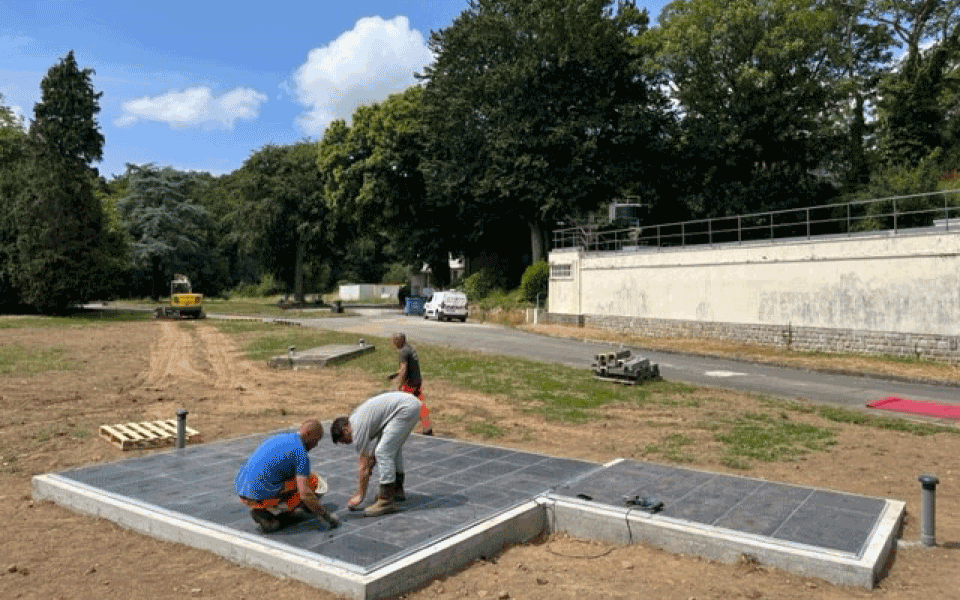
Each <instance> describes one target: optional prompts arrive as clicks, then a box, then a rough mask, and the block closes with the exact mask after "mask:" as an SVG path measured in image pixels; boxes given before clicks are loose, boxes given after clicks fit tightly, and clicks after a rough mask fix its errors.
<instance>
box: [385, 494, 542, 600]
mask: <svg viewBox="0 0 960 600" xmlns="http://www.w3.org/2000/svg"><path fill="white" fill-rule="evenodd" d="M545 515H546V513H545V511H544V510H543V507H542V506H541V505H540V503H539V502H537V501H535V500H531V501H529V502H525V503H523V504H522V505H520V506H518V507H516V508H514V509H512V510H509V511H507V512H504V513H502V514H500V515H498V516H496V517H493V518H491V519H488V520H486V521H484V522H482V523H479V524H477V525H474V526H473V527H470V528H469V529H466V530H464V531H462V532H461V533H458V534H456V535H453V536H451V537H449V538H447V539H445V540H443V541H441V542H438V543H437V544H434V545H433V546H430V547H429V548H425V549H423V550H420V551H419V552H416V553H414V554H411V555H410V556H407V557H405V558H403V559H401V560H399V561H397V562H395V563H393V564H391V565H387V566H385V567H383V568H381V569H379V570H377V571H375V572H373V573H371V576H373V577H375V578H376V579H375V581H371V582H370V584H369V587H368V595H367V599H368V600H378V599H381V598H393V597H396V596H397V595H399V594H402V593H404V592H408V591H410V590H413V589H416V588H419V587H421V586H423V585H425V584H427V583H429V582H431V581H433V580H435V579H439V578H441V577H446V576H447V575H449V574H451V573H453V572H454V571H456V570H458V569H460V568H463V567H465V566H467V565H469V564H470V563H472V562H473V561H475V560H476V559H478V558H485V557H491V556H495V555H496V554H498V553H499V552H500V551H502V550H503V549H504V548H507V547H508V546H512V545H516V544H521V543H524V542H527V541H529V540H532V539H534V538H536V537H537V536H539V535H540V534H542V533H543V532H544V530H545V529H546V516H545Z"/></svg>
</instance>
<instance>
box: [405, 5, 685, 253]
mask: <svg viewBox="0 0 960 600" xmlns="http://www.w3.org/2000/svg"><path fill="white" fill-rule="evenodd" d="M647 24H648V17H647V14H646V11H640V10H637V8H636V6H635V4H634V3H633V2H632V1H619V0H470V2H469V3H468V7H467V9H466V10H465V11H464V12H463V13H462V14H461V15H460V16H459V17H458V18H457V19H456V20H455V21H454V23H453V24H452V25H451V26H450V27H448V28H447V29H444V30H442V31H438V32H434V33H433V34H431V37H430V41H429V46H430V48H431V50H432V51H433V52H434V54H435V55H436V60H435V62H434V63H433V64H431V65H429V66H428V67H427V68H426V69H425V72H424V74H423V80H424V81H425V83H426V86H425V89H424V117H423V118H424V123H426V127H425V132H426V136H427V139H426V142H427V160H426V161H425V165H424V166H423V172H424V173H425V175H426V178H427V183H428V186H429V187H430V190H431V193H434V194H438V195H443V196H445V197H446V198H448V200H447V202H446V203H447V204H451V205H459V210H458V211H457V212H456V213H452V214H451V217H452V219H451V221H453V222H452V223H451V226H453V227H457V228H458V233H459V234H460V236H461V237H462V238H463V239H464V240H465V242H466V244H467V245H468V246H469V247H468V248H466V249H467V250H468V251H471V250H472V251H478V250H480V249H487V250H493V249H495V248H497V247H505V246H507V245H508V244H511V243H514V240H516V239H517V237H518V236H517V235H516V233H515V232H517V226H518V225H519V227H521V228H526V230H527V239H528V240H529V243H528V244H527V247H528V248H529V253H528V254H527V255H526V261H524V262H525V263H526V264H529V263H530V262H533V261H535V260H537V259H539V258H541V257H542V256H543V255H544V251H545V245H546V244H545V235H544V234H545V232H546V231H547V230H548V229H549V228H551V227H552V226H553V225H554V224H555V223H556V221H557V220H559V219H562V218H564V217H566V216H567V215H571V214H578V213H583V212H587V211H589V210H592V209H594V208H596V207H597V206H599V205H600V204H602V203H604V202H606V201H609V200H611V199H613V198H615V197H616V196H617V195H618V193H619V192H620V191H621V190H622V189H623V188H625V187H627V186H630V185H634V184H635V183H636V182H638V181H646V182H655V181H656V180H657V179H658V177H659V171H658V168H657V167H658V166H659V162H660V161H661V160H662V157H663V155H664V151H665V149H666V147H665V133H666V131H667V128H668V125H669V119H668V118H667V114H666V100H665V98H664V97H663V96H662V95H661V93H660V92H659V86H658V84H659V80H658V79H657V78H656V77H654V76H652V75H649V74H648V73H646V72H645V71H644V70H643V69H642V63H643V59H644V58H646V57H645V56H644V54H643V51H644V50H645V49H646V47H645V46H642V45H634V44H632V43H631V40H633V39H634V38H635V37H636V36H638V35H640V34H641V33H642V32H644V31H645V30H646V28H647ZM651 192H652V190H651ZM521 231H522V230H521ZM519 237H520V239H522V235H521V236H519ZM521 271H522V269H521Z"/></svg>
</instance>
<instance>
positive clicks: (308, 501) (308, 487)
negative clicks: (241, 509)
mask: <svg viewBox="0 0 960 600" xmlns="http://www.w3.org/2000/svg"><path fill="white" fill-rule="evenodd" d="M321 438H323V426H322V425H321V424H320V422H319V421H316V420H314V419H311V420H308V421H304V423H303V424H302V425H301V426H300V430H299V431H297V432H290V433H280V434H277V435H274V436H272V437H270V438H268V439H267V440H266V441H265V442H263V443H262V444H260V447H259V448H257V449H256V450H255V451H254V452H253V454H252V455H251V456H250V458H248V459H247V462H245V463H244V464H243V466H242V467H240V470H239V471H238V472H237V477H236V479H235V480H234V490H235V491H236V493H237V495H238V496H240V500H241V501H242V502H243V503H244V504H246V505H247V506H249V507H250V516H251V517H252V518H253V520H254V521H256V523H257V524H258V525H260V528H261V529H262V530H263V532H264V533H271V532H274V531H277V530H278V529H280V528H281V527H283V525H284V524H285V523H284V519H281V516H282V515H275V514H274V513H273V512H272V511H271V510H270V509H271V508H273V507H278V506H279V505H280V503H283V504H285V505H286V513H287V514H288V515H289V514H290V513H292V512H293V511H294V510H296V509H297V508H300V507H301V506H302V507H303V508H306V509H307V510H309V511H310V512H312V513H313V514H315V515H319V516H320V517H321V518H323V520H325V521H326V522H327V523H329V524H330V527H337V526H338V525H340V519H338V518H337V516H336V515H334V514H332V513H330V512H329V511H328V510H327V509H326V508H324V507H323V505H321V504H320V501H319V499H318V498H317V495H316V491H317V487H318V485H319V483H320V478H319V477H317V475H316V473H311V472H310V455H309V454H307V453H308V452H309V451H310V450H313V448H315V447H316V445H317V443H319V442H320V439H321Z"/></svg>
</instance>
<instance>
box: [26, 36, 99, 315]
mask: <svg viewBox="0 0 960 600" xmlns="http://www.w3.org/2000/svg"><path fill="white" fill-rule="evenodd" d="M92 74H93V70H92V69H80V68H79V67H78V66H77V62H76V60H75V58H74V56H73V51H70V52H69V53H68V54H67V56H66V57H65V58H63V59H61V60H60V62H59V63H57V64H56V65H54V66H53V67H51V68H50V70H49V71H48V72H47V74H46V76H45V77H44V78H43V81H42V82H41V84H40V88H41V100H40V102H38V103H37V104H36V105H35V106H34V119H33V121H32V122H31V124H30V129H29V140H30V143H29V159H28V162H29V167H28V178H27V181H26V183H25V185H24V188H23V190H22V192H21V194H20V197H19V199H18V203H17V205H18V206H17V214H16V221H17V223H16V227H17V244H16V247H17V251H16V257H15V259H14V261H13V262H14V268H15V271H14V279H15V281H16V283H17V285H18V286H19V287H20V289H21V293H22V295H23V299H24V300H25V301H26V302H27V303H28V304H31V305H33V306H35V307H36V308H38V309H39V310H41V311H48V312H59V311H63V310H65V309H66V308H68V307H69V306H70V305H72V304H75V303H78V302H82V301H85V300H89V299H91V298H92V297H94V296H95V295H97V294H98V292H99V291H100V289H101V288H102V284H103V282H104V281H105V280H106V279H108V278H110V277H113V274H112V273H106V272H105V271H104V269H105V268H106V267H105V264H106V261H104V260H103V254H104V251H105V249H104V248H103V246H102V241H103V240H102V231H103V211H102V209H101V206H100V202H99V200H98V198H97V197H96V195H95V193H94V186H93V182H94V179H95V177H96V170H95V169H93V168H92V167H91V163H92V162H94V161H99V160H100V159H101V157H102V154H103V143H104V138H103V135H102V134H101V133H100V127H99V124H98V123H97V120H96V115H97V113H98V112H100V106H99V99H100V96H101V95H102V94H101V93H97V92H95V91H94V89H93V84H92V83H91V75H92Z"/></svg>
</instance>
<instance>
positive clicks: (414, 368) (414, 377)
mask: <svg viewBox="0 0 960 600" xmlns="http://www.w3.org/2000/svg"><path fill="white" fill-rule="evenodd" d="M400 362H402V363H407V379H406V381H401V382H400V383H405V384H407V385H412V386H418V385H420V384H421V383H423V381H422V379H421V377H420V359H419V358H418V357H417V351H416V350H414V349H413V346H411V345H410V344H404V345H403V347H402V348H400Z"/></svg>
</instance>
